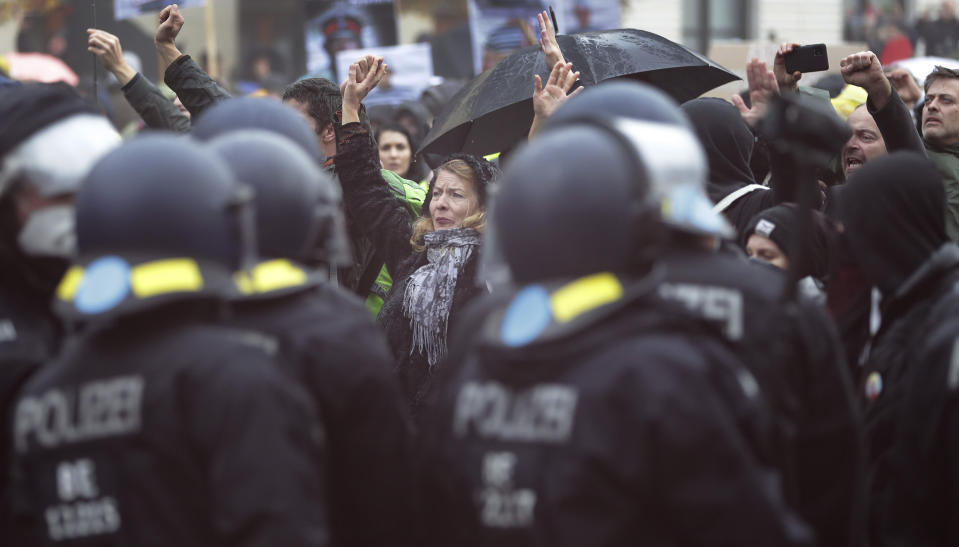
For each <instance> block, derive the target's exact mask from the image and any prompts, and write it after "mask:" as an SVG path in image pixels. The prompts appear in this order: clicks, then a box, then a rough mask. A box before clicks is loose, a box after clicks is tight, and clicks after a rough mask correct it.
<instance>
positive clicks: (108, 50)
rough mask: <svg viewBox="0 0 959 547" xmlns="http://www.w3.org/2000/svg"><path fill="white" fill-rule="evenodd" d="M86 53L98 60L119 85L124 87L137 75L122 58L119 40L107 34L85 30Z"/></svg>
mask: <svg viewBox="0 0 959 547" xmlns="http://www.w3.org/2000/svg"><path fill="white" fill-rule="evenodd" d="M87 51H89V52H90V53H93V54H94V55H96V56H97V58H98V59H100V61H101V62H102V63H103V66H104V67H105V68H106V69H107V70H109V71H110V72H112V73H113V75H114V76H116V77H117V80H118V81H119V82H120V85H126V84H127V83H128V82H129V81H130V80H132V79H133V77H134V76H136V74H137V73H136V71H135V70H133V68H131V67H130V65H128V64H127V62H126V60H125V59H124V58H123V47H122V46H121V45H120V39H119V38H117V37H116V36H114V35H112V34H110V33H109V32H106V31H104V30H98V29H94V28H89V29H87Z"/></svg>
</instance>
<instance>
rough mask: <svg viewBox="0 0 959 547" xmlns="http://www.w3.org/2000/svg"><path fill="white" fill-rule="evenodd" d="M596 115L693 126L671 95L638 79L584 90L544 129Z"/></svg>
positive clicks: (602, 84)
mask: <svg viewBox="0 0 959 547" xmlns="http://www.w3.org/2000/svg"><path fill="white" fill-rule="evenodd" d="M596 116H614V117H619V118H629V119H633V120H645V121H648V122H657V123H664V124H668V125H678V126H682V127H686V128H689V129H692V125H691V124H690V123H689V119H688V118H687V117H686V116H685V115H683V112H682V111H681V110H680V109H679V105H678V104H676V101H674V100H673V99H672V97H670V96H669V95H667V94H665V93H664V92H662V91H660V90H659V89H657V88H655V87H653V86H651V85H648V84H644V83H642V82H637V81H635V80H615V81H611V82H604V83H601V84H599V85H597V86H595V87H589V88H587V89H584V90H583V92H582V93H580V94H578V95H577V96H575V97H573V98H571V99H570V100H569V101H567V102H566V104H564V105H563V106H561V107H560V108H559V109H558V110H557V111H556V112H555V113H554V114H553V115H552V116H551V117H550V118H549V121H548V122H547V123H546V126H545V128H546V129H548V128H550V127H556V126H559V125H563V124H566V123H568V122H570V121H574V120H582V119H591V118H594V117H596Z"/></svg>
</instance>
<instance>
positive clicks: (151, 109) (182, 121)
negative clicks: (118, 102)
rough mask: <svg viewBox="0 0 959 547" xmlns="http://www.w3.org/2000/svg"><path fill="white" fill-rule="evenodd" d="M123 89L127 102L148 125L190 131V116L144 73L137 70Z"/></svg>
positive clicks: (152, 127)
mask: <svg viewBox="0 0 959 547" xmlns="http://www.w3.org/2000/svg"><path fill="white" fill-rule="evenodd" d="M122 90H123V96H124V97H126V99H127V102H128V103H130V106H132V107H133V109H134V110H136V111H137V114H139V115H140V117H141V118H143V122H144V123H145V124H146V125H147V127H149V128H151V129H164V130H167V131H173V132H175V133H189V132H190V118H189V116H187V115H186V114H184V113H183V112H180V109H179V108H177V107H176V105H175V104H173V101H171V100H170V99H168V98H166V96H164V95H163V94H162V93H160V90H159V89H158V88H157V86H155V85H153V82H151V81H150V79H149V78H147V77H146V76H144V75H143V74H141V73H139V72H137V74H136V76H134V77H133V79H132V80H130V81H129V82H127V83H126V85H124V86H123V88H122Z"/></svg>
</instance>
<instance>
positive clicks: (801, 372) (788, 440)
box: [660, 250, 862, 546]
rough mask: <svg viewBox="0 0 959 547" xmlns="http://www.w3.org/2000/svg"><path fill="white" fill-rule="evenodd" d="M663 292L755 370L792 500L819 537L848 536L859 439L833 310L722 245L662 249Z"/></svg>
mask: <svg viewBox="0 0 959 547" xmlns="http://www.w3.org/2000/svg"><path fill="white" fill-rule="evenodd" d="M664 263H665V264H666V282H665V283H664V284H663V285H662V286H661V288H660V295H661V296H662V297H664V298H666V299H669V300H676V301H679V302H681V303H683V304H684V305H686V306H687V308H688V309H690V310H691V311H693V312H694V313H696V314H697V315H699V316H701V317H702V318H703V319H706V320H708V321H710V322H711V323H713V324H714V325H715V326H716V327H717V329H716V332H717V333H718V334H720V335H721V336H722V337H723V338H725V339H726V340H727V341H728V342H729V343H730V344H731V347H732V348H733V350H734V352H735V353H736V354H737V355H738V356H739V357H740V359H741V360H742V362H743V363H744V364H745V365H746V366H747V367H748V368H749V370H750V372H752V373H753V375H754V376H755V377H756V378H757V381H758V382H759V384H760V386H761V388H762V390H763V393H764V394H765V395H766V396H767V399H768V400H769V402H770V404H771V406H772V408H773V410H774V411H775V415H776V418H777V424H776V425H777V427H776V438H777V440H778V441H779V442H778V444H777V445H776V447H775V448H777V449H778V450H777V452H775V453H774V454H773V456H774V458H775V460H774V461H775V463H776V466H777V467H778V468H780V469H781V470H782V471H783V473H784V480H785V488H786V491H787V494H788V498H789V501H790V502H791V503H793V504H794V506H795V507H796V508H797V509H798V510H799V513H800V515H801V516H802V517H803V518H804V519H805V520H806V521H807V522H809V524H810V525H811V526H812V527H813V528H814V529H815V530H816V535H817V542H818V543H819V544H820V545H836V546H846V545H849V544H850V542H851V539H852V538H851V536H850V534H852V533H854V532H855V530H854V528H853V527H854V526H858V525H860V524H861V523H860V522H858V519H856V518H855V516H856V515H855V514H854V512H853V507H854V503H855V502H857V501H859V497H860V496H861V488H862V481H861V476H860V474H861V468H862V460H861V457H862V446H861V437H860V435H861V431H860V424H859V417H858V413H857V411H856V408H855V403H854V398H853V397H854V396H853V392H852V385H853V383H852V379H851V378H850V375H849V372H848V370H847V367H846V364H845V359H844V357H843V348H842V346H841V345H840V343H839V339H838V335H837V334H836V331H835V327H834V325H833V324H832V320H831V319H830V318H829V316H828V315H827V314H826V313H825V312H824V310H822V309H819V308H818V307H816V306H813V305H811V304H807V303H802V302H800V303H798V304H796V303H793V304H786V303H783V302H782V295H783V292H784V290H785V285H786V284H785V281H786V276H785V275H783V272H782V271H781V270H778V269H776V268H773V267H771V266H767V265H765V264H760V263H756V262H753V261H748V260H743V259H741V258H738V257H735V256H732V255H729V254H724V253H706V252H702V251H681V250H677V251H674V252H672V253H671V254H669V255H667V256H666V257H665V259H664Z"/></svg>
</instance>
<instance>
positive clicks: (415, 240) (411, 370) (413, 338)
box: [337, 59, 499, 413]
mask: <svg viewBox="0 0 959 547" xmlns="http://www.w3.org/2000/svg"><path fill="white" fill-rule="evenodd" d="M371 67H372V68H371V69H370V70H369V71H368V72H367V73H365V74H359V67H358V65H357V64H354V65H351V67H350V77H349V78H348V79H347V82H345V83H344V93H343V122H344V124H343V127H342V128H341V130H340V134H339V139H340V141H339V143H338V147H339V150H340V152H339V154H338V155H337V171H338V173H339V174H340V182H341V184H342V187H343V198H344V199H343V201H344V203H345V204H346V210H347V213H348V214H349V215H351V216H352V217H353V218H354V219H355V221H356V226H357V227H358V228H359V229H360V230H361V232H362V233H363V234H364V235H365V236H367V237H368V238H370V240H371V241H372V242H373V246H374V248H375V251H376V253H377V254H378V255H379V256H382V257H383V258H384V262H385V264H386V268H387V270H388V271H389V273H390V275H391V276H392V278H393V279H394V280H395V283H394V284H393V286H392V288H391V290H390V293H389V294H388V295H387V297H386V300H385V303H384V304H383V309H382V311H381V312H380V315H379V317H378V321H379V322H380V324H381V325H383V327H384V328H385V329H386V335H387V340H388V342H389V344H390V349H391V350H392V351H393V355H394V358H395V359H396V362H397V373H398V374H399V377H400V381H401V384H402V386H403V390H404V392H405V394H406V397H407V401H408V402H409V403H410V405H411V406H412V408H413V409H414V413H415V412H416V411H417V410H418V409H419V408H420V406H421V405H422V403H423V401H424V400H425V398H426V395H427V394H428V392H429V389H430V386H431V383H432V375H433V371H434V368H436V366H437V365H438V364H439V363H440V362H441V361H442V360H443V359H444V357H445V356H446V351H447V333H448V332H450V331H451V329H452V328H453V325H454V324H455V323H456V321H457V319H458V317H459V314H460V312H461V310H462V309H463V308H464V307H465V305H466V304H467V302H469V301H470V300H472V299H473V298H475V297H476V296H478V295H480V294H482V293H483V292H484V289H483V288H481V286H480V284H479V283H478V277H477V266H478V262H479V260H478V258H479V248H480V244H481V241H482V233H483V230H484V229H485V225H486V198H487V194H488V191H487V187H488V186H489V185H491V184H492V183H493V182H494V181H495V179H496V178H497V177H498V175H499V170H498V169H497V168H496V167H494V166H493V165H492V164H490V163H489V162H488V161H485V160H483V159H480V158H476V157H473V156H470V155H467V154H454V155H453V156H450V157H449V158H447V160H446V161H444V162H443V163H442V164H441V165H440V166H439V167H437V169H436V170H435V171H434V174H433V178H432V180H431V181H430V186H429V191H428V192H427V194H426V200H425V202H424V203H423V212H422V214H421V215H420V217H419V218H418V219H417V220H416V222H415V223H414V225H413V226H410V223H409V220H408V219H409V216H408V214H407V212H406V211H405V209H404V208H403V206H402V205H401V204H400V203H399V202H398V201H397V200H396V199H395V198H393V196H392V193H391V191H390V187H389V185H388V184H387V183H386V182H385V180H384V178H383V176H382V175H381V173H380V159H379V153H378V151H377V150H376V148H375V147H374V146H372V144H371V140H370V136H369V130H368V129H367V127H366V126H365V125H363V124H362V123H360V117H359V107H360V104H361V101H362V100H363V98H364V97H365V96H366V94H367V93H369V92H370V90H372V89H373V88H374V87H375V86H376V83H377V81H378V79H379V78H380V77H381V76H382V74H383V72H384V71H385V68H384V66H383V64H382V59H379V60H377V61H376V62H375V63H373V64H372V65H371Z"/></svg>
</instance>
